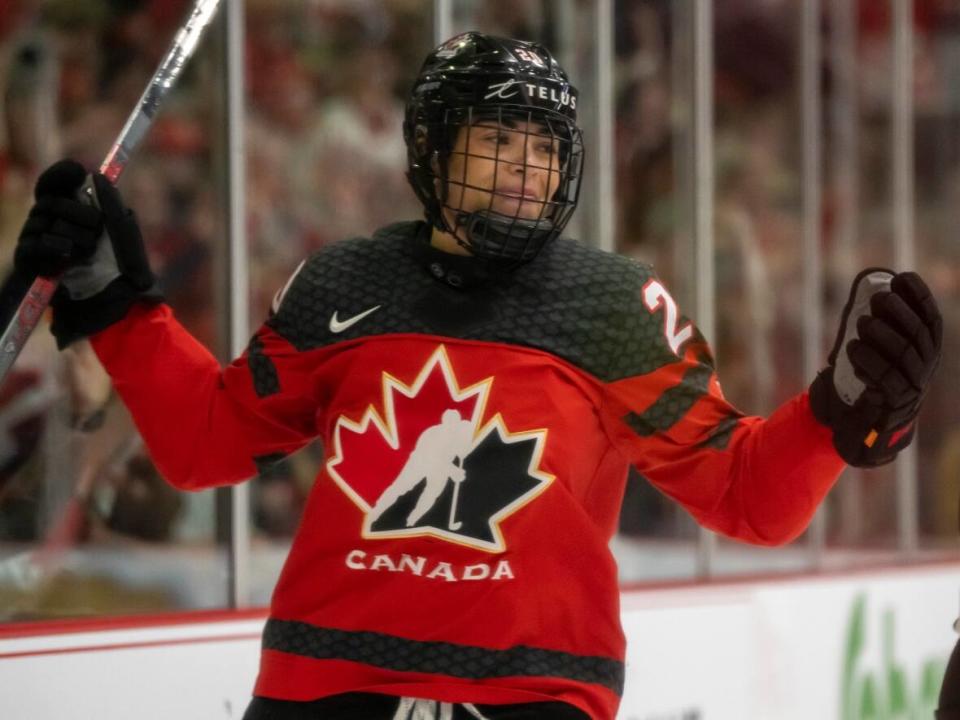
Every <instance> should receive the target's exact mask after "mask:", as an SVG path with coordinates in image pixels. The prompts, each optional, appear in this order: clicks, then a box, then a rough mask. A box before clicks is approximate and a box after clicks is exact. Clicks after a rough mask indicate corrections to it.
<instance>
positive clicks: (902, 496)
mask: <svg viewBox="0 0 960 720" xmlns="http://www.w3.org/2000/svg"><path fill="white" fill-rule="evenodd" d="M892 2H893V8H892V9H893V118H892V120H893V121H892V123H891V125H892V133H891V138H890V141H891V154H892V157H893V218H892V219H893V232H894V236H893V237H894V251H893V254H894V265H895V269H896V270H898V271H903V270H910V269H912V268H914V267H915V266H916V256H915V252H914V234H913V194H914V177H913V0H892ZM896 477H897V527H898V535H899V547H900V550H901V551H902V552H904V553H905V554H906V555H907V556H908V557H909V556H912V555H914V554H915V553H916V551H917V548H918V545H919V540H918V529H917V511H918V508H917V442H916V440H914V442H913V443H912V444H911V446H910V447H909V448H907V450H905V451H904V452H902V453H900V457H898V458H897V461H896Z"/></svg>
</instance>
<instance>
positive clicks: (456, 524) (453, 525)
mask: <svg viewBox="0 0 960 720" xmlns="http://www.w3.org/2000/svg"><path fill="white" fill-rule="evenodd" d="M454 464H455V465H457V467H461V465H460V463H458V462H456V461H454ZM459 499H460V483H458V482H454V483H453V497H452V498H451V499H450V519H449V520H448V521H447V529H448V530H459V529H460V528H461V527H463V520H457V519H456V517H457V500H459Z"/></svg>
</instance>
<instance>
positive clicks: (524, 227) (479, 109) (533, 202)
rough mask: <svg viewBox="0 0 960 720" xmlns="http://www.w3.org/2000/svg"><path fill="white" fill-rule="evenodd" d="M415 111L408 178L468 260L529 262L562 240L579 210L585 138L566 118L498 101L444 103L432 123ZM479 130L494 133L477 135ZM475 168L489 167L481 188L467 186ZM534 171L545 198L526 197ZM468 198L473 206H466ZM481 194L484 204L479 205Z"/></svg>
mask: <svg viewBox="0 0 960 720" xmlns="http://www.w3.org/2000/svg"><path fill="white" fill-rule="evenodd" d="M412 114H413V115H414V117H413V118H408V120H412V121H413V123H414V124H415V125H414V127H412V128H408V131H409V130H412V131H413V147H412V148H411V153H410V155H411V157H410V160H411V162H410V172H409V175H410V180H411V184H412V185H413V188H414V190H415V192H416V193H417V195H418V197H419V198H420V200H421V201H422V202H423V204H424V208H425V211H426V215H427V218H428V219H429V220H430V221H431V222H432V223H433V225H434V226H436V227H438V228H440V229H441V230H444V231H445V232H448V233H450V234H451V235H453V236H454V237H455V238H456V240H457V242H458V243H460V244H461V245H462V246H463V247H465V248H467V249H468V250H469V251H470V252H471V253H472V254H473V255H475V256H477V257H482V258H485V259H489V260H496V261H505V262H507V263H510V264H514V263H522V262H527V261H529V260H532V259H533V258H534V257H535V256H536V254H537V253H538V252H539V251H540V249H541V248H542V247H543V246H544V245H545V244H547V243H548V242H550V241H551V240H553V239H554V238H556V237H557V236H559V235H560V233H561V232H562V231H563V228H564V227H565V226H566V224H567V222H568V221H569V219H570V217H571V216H572V214H573V212H574V210H575V209H576V206H577V201H578V199H579V194H580V180H581V177H582V174H583V136H582V132H581V131H580V129H579V128H578V127H577V125H576V122H575V121H574V120H573V119H572V118H571V117H569V115H568V114H566V113H563V112H559V111H557V110H551V109H547V108H544V107H532V106H531V105H523V104H508V103H502V102H500V103H497V104H480V105H475V106H473V105H470V106H465V107H452V108H451V107H449V106H448V107H447V108H446V109H444V110H443V111H442V113H436V116H438V119H437V120H436V121H434V122H430V121H429V120H428V118H427V117H426V116H427V115H428V113H417V112H416V109H414V113H412ZM417 115H419V117H416V116H417ZM480 127H483V128H487V127H489V128H490V131H491V133H492V135H485V134H484V132H483V131H480V132H479V133H478V132H476V129H477V128H480ZM460 133H465V135H464V138H463V143H462V147H459V148H458V145H457V141H458V136H459V134H460ZM478 136H479V137H478ZM476 163H492V169H493V172H492V176H491V175H490V174H489V173H482V174H481V178H480V182H482V183H483V184H482V185H477V184H472V183H473V182H476V180H475V179H474V180H473V181H471V177H470V175H471V172H470V170H471V167H473V168H474V169H475V164H476ZM451 166H456V167H458V168H459V170H458V172H451ZM534 173H536V174H539V175H546V178H543V177H540V178H539V180H540V182H541V183H542V184H543V185H544V186H545V192H547V194H548V195H549V196H547V197H531V196H530V195H528V194H525V189H527V188H531V186H535V185H537V183H528V178H531V176H532V175H533V174H534ZM507 176H509V177H510V179H509V180H508V179H507ZM505 186H507V187H505ZM468 193H469V194H470V195H471V196H472V199H473V202H472V203H471V204H473V205H474V206H473V207H472V208H464V207H463V203H464V199H465V197H466V195H467V194H468ZM484 196H486V197H487V201H486V204H485V206H481V207H476V200H477V199H478V197H480V198H482V197H484Z"/></svg>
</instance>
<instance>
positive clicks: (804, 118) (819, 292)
mask: <svg viewBox="0 0 960 720" xmlns="http://www.w3.org/2000/svg"><path fill="white" fill-rule="evenodd" d="M799 10H800V16H801V17H800V28H799V30H800V56H801V63H800V138H801V145H802V147H801V151H802V152H801V155H802V159H801V177H800V180H801V186H802V193H801V195H802V206H803V209H802V217H801V228H802V230H801V233H802V240H801V245H802V256H803V308H804V312H803V376H804V377H805V378H809V379H812V378H813V376H814V375H815V374H816V372H817V370H819V369H820V366H821V364H822V363H823V351H822V348H821V338H822V337H823V300H822V298H823V281H822V267H823V263H822V260H821V258H820V214H821V213H820V208H821V187H822V183H823V172H822V167H821V152H822V151H821V142H820V136H821V131H822V128H821V122H820V117H821V105H822V102H821V92H820V58H821V53H820V0H805V1H804V2H802V3H800V4H799ZM824 513H825V509H824V507H823V506H821V507H820V509H819V510H818V511H817V514H816V515H815V516H814V519H813V522H812V524H811V526H810V534H809V537H808V540H809V547H810V563H811V565H813V566H814V567H819V566H821V565H822V560H823V547H824V540H825V537H826V517H825V514H824Z"/></svg>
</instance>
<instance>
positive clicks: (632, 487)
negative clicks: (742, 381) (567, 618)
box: [613, 0, 697, 583]
mask: <svg viewBox="0 0 960 720" xmlns="http://www.w3.org/2000/svg"><path fill="white" fill-rule="evenodd" d="M614 12H615V18H614V28H615V52H616V66H615V68H616V75H615V84H614V86H615V88H616V94H615V103H614V106H615V112H616V138H615V143H616V145H615V148H616V150H615V157H616V159H617V168H616V198H617V202H616V206H617V223H616V227H617V238H616V249H617V252H619V253H622V254H624V255H629V256H631V257H635V258H637V259H639V260H642V261H644V262H648V263H651V264H652V265H653V266H654V269H655V270H656V272H657V275H658V276H659V277H660V279H661V280H662V281H663V283H664V284H665V285H666V286H667V287H668V288H669V289H670V293H671V294H672V295H673V296H674V298H675V299H676V300H677V303H678V304H679V305H680V307H681V308H683V309H685V311H686V312H687V313H688V314H692V313H693V307H694V294H693V292H694V283H693V281H694V275H695V273H694V271H693V256H694V250H693V247H694V246H693V182H694V177H693V165H692V156H691V151H692V147H693V114H692V112H693V94H692V93H693V81H692V78H693V66H692V54H693V53H692V47H691V41H692V21H693V17H692V6H691V3H690V2H689V0H681V1H680V2H671V3H663V2H633V1H630V0H621V1H620V2H616V3H615V4H614ZM696 545H697V527H696V524H695V523H694V522H693V520H692V519H691V518H690V516H689V515H688V514H687V513H686V512H684V511H683V510H682V509H681V508H680V506H679V505H677V504H676V503H675V502H673V501H672V500H670V499H669V498H667V497H666V496H665V495H662V494H661V493H660V492H659V491H658V490H657V489H656V488H654V487H653V485H651V484H650V483H649V482H647V481H646V480H645V479H644V478H643V477H642V476H641V475H640V474H639V473H637V472H636V471H631V474H630V478H629V480H628V483H627V491H626V495H625V497H624V501H623V509H622V511H621V517H620V533H619V534H618V536H617V537H616V538H615V540H614V543H613V548H614V551H615V553H616V555H617V559H618V562H619V564H620V576H621V579H622V581H623V582H627V583H629V582H637V581H642V580H659V579H677V578H690V577H693V575H694V574H695V572H696Z"/></svg>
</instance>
